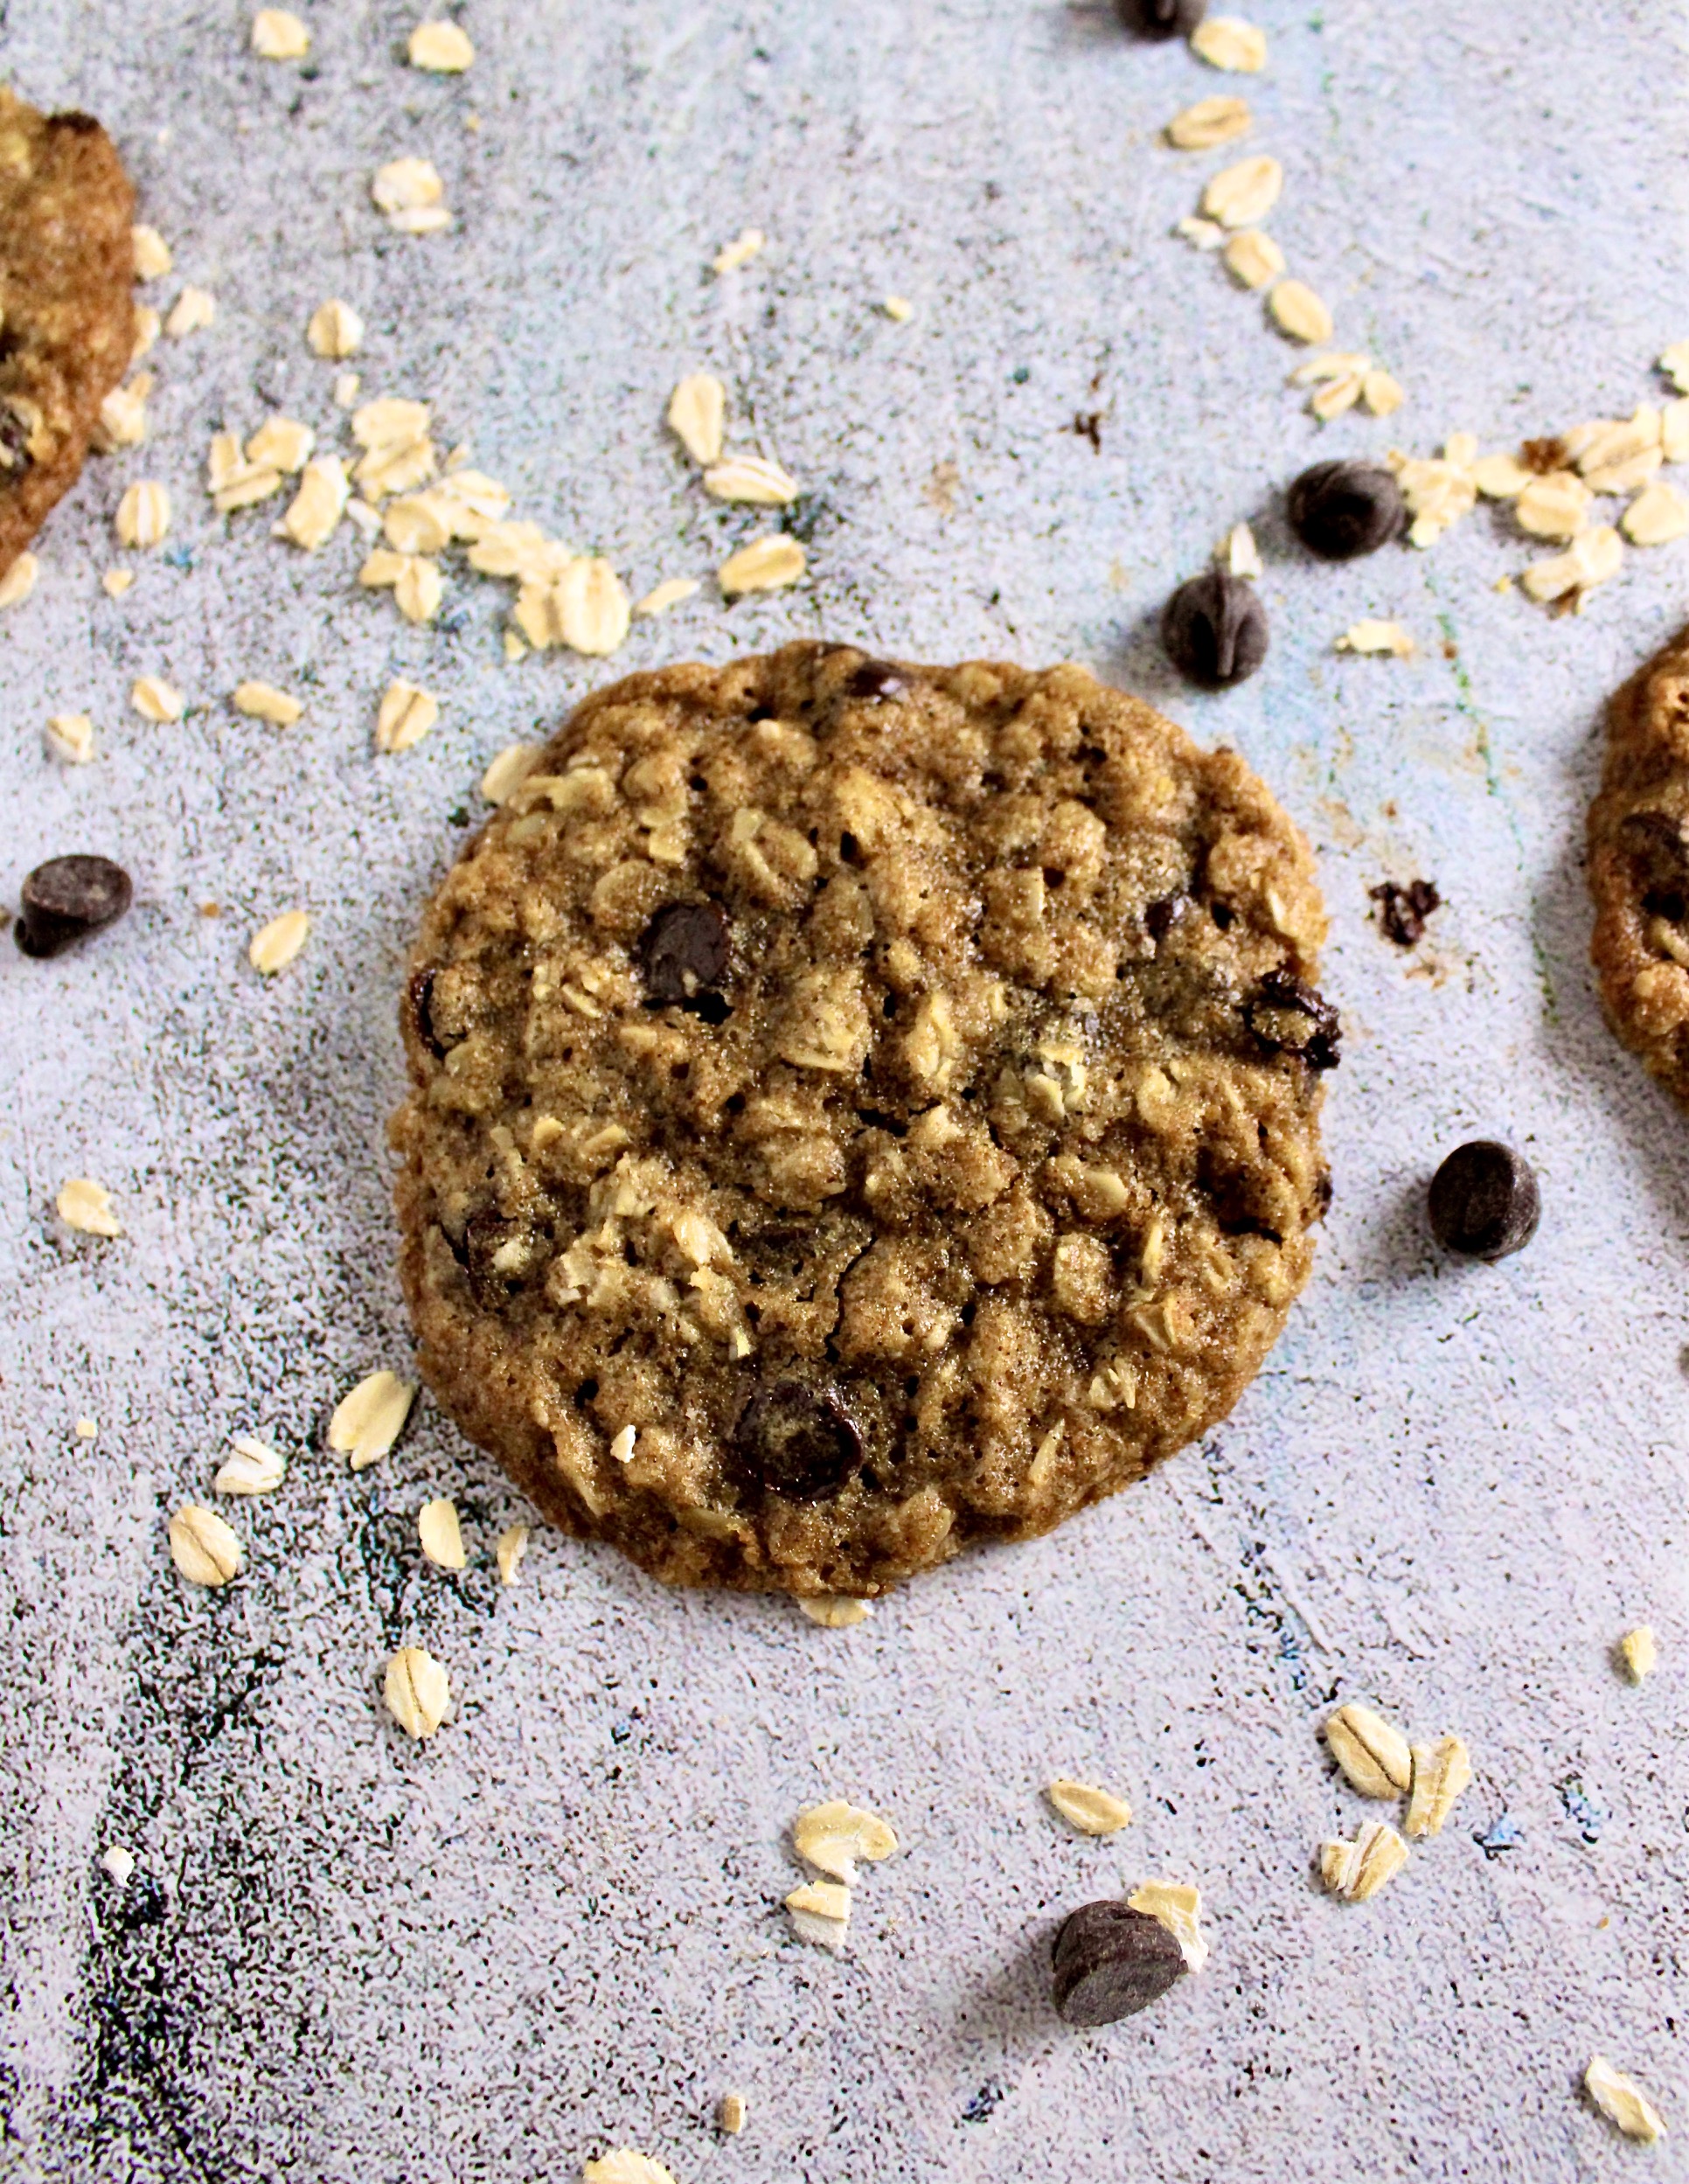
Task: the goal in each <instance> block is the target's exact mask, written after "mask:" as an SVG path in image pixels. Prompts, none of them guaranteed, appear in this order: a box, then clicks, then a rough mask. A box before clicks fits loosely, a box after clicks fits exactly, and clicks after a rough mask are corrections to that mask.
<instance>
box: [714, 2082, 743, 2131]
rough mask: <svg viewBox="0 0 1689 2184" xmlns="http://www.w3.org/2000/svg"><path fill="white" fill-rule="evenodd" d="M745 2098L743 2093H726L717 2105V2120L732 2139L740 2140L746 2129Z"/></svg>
mask: <svg viewBox="0 0 1689 2184" xmlns="http://www.w3.org/2000/svg"><path fill="white" fill-rule="evenodd" d="M745 2116H746V2109H745V2096H744V2095H743V2094H742V2093H724V2094H723V2095H722V2096H721V2098H720V2099H719V2101H718V2102H717V2104H716V2111H715V2119H716V2121H717V2123H718V2124H719V2125H720V2126H721V2128H722V2130H723V2131H725V2132H726V2134H727V2136H728V2137H729V2138H730V2139H736V2138H738V2136H739V2134H740V2132H741V2131H743V2130H744V2128H745Z"/></svg>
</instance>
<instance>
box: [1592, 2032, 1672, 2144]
mask: <svg viewBox="0 0 1689 2184" xmlns="http://www.w3.org/2000/svg"><path fill="white" fill-rule="evenodd" d="M1583 2090H1584V2091H1585V2092H1586V2093H1588V2096H1589V2098H1590V2099H1591V2100H1592V2101H1593V2102H1594V2103H1595V2106H1596V2107H1597V2108H1598V2109H1599V2110H1600V2111H1601V2112H1602V2115H1603V2116H1604V2117H1606V2118H1607V2120H1608V2122H1609V2124H1615V2125H1617V2127H1618V2128H1619V2130H1621V2131H1622V2132H1623V2133H1624V2135H1625V2137H1626V2138H1627V2139H1637V2140H1639V2141H1640V2143H1641V2144H1642V2145H1643V2146H1652V2145H1653V2144H1654V2141H1655V2140H1656V2139H1663V2138H1664V2137H1665V2118H1664V2117H1663V2116H1662V2115H1661V2114H1660V2112H1659V2111H1658V2109H1657V2108H1656V2107H1655V2106H1654V2104H1653V2103H1652V2101H1651V2100H1650V2099H1649V2097H1648V2096H1647V2095H1646V2094H1645V2093H1644V2091H1643V2090H1642V2088H1641V2087H1640V2086H1639V2085H1638V2084H1637V2082H1636V2080H1635V2079H1634V2078H1630V2077H1627V2076H1625V2074H1624V2072H1623V2070H1616V2069H1614V2068H1613V2066H1612V2064H1611V2063H1610V2062H1609V2061H1608V2060H1607V2058H1606V2056H1605V2055H1591V2056H1590V2058H1589V2064H1588V2069H1586V2070H1585V2071H1584V2074H1583Z"/></svg>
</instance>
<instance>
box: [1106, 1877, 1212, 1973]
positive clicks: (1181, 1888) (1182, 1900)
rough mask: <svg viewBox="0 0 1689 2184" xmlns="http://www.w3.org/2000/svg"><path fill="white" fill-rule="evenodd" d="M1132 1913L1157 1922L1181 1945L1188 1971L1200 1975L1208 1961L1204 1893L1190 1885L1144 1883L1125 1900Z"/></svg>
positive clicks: (1193, 1884)
mask: <svg viewBox="0 0 1689 2184" xmlns="http://www.w3.org/2000/svg"><path fill="white" fill-rule="evenodd" d="M1126 1902H1127V1907H1128V1909H1130V1910H1134V1911H1142V1912H1143V1913H1144V1914H1145V1915H1146V1916H1148V1917H1150V1918H1153V1919H1157V1920H1158V1921H1159V1922H1160V1923H1161V1924H1162V1925H1163V1926H1164V1927H1165V1928H1166V1930H1167V1931H1168V1932H1169V1933H1170V1934H1171V1936H1172V1937H1173V1939H1174V1940H1175V1941H1176V1942H1177V1943H1178V1946H1179V1953H1180V1954H1181V1955H1182V1956H1183V1958H1184V1959H1185V1966H1186V1969H1187V1970H1189V1971H1192V1972H1200V1971H1201V1969H1202V1967H1203V1966H1204V1965H1206V1963H1207V1961H1208V1940H1207V1937H1206V1935H1205V1934H1204V1933H1203V1931H1202V1925H1201V1920H1202V1891H1201V1890H1200V1889H1199V1888H1198V1887H1197V1886H1196V1884H1195V1883H1194V1882H1193V1881H1143V1882H1141V1883H1140V1884H1139V1886H1138V1887H1137V1888H1134V1889H1133V1891H1132V1893H1131V1895H1129V1896H1128V1897H1127V1899H1126Z"/></svg>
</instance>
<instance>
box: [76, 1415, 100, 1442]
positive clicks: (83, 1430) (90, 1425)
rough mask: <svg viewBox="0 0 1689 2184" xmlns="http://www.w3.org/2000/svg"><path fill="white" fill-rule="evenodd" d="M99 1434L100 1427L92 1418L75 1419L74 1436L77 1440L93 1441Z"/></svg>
mask: <svg viewBox="0 0 1689 2184" xmlns="http://www.w3.org/2000/svg"><path fill="white" fill-rule="evenodd" d="M99 1436H100V1429H99V1427H98V1426H97V1425H96V1424H95V1422H94V1420H93V1419H92V1418H79V1419H78V1420H77V1422H76V1437H77V1439H78V1440H79V1441H94V1440H97V1439H98V1438H99Z"/></svg>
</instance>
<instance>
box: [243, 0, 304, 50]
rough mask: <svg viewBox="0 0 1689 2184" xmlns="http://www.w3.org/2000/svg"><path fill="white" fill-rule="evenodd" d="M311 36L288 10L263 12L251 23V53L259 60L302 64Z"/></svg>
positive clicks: (259, 11)
mask: <svg viewBox="0 0 1689 2184" xmlns="http://www.w3.org/2000/svg"><path fill="white" fill-rule="evenodd" d="M310 49H311V34H310V32H309V31H308V30H307V29H306V28H305V25H304V24H302V22H301V21H300V19H299V17H297V16H296V15H294V14H292V13H290V12H289V10H288V9H286V8H260V10H258V12H257V14H256V15H255V16H254V17H253V19H252V50H253V51H254V53H256V54H257V56H258V58H259V59H260V60H303V59H304V58H305V56H306V54H307V53H309V52H310Z"/></svg>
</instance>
